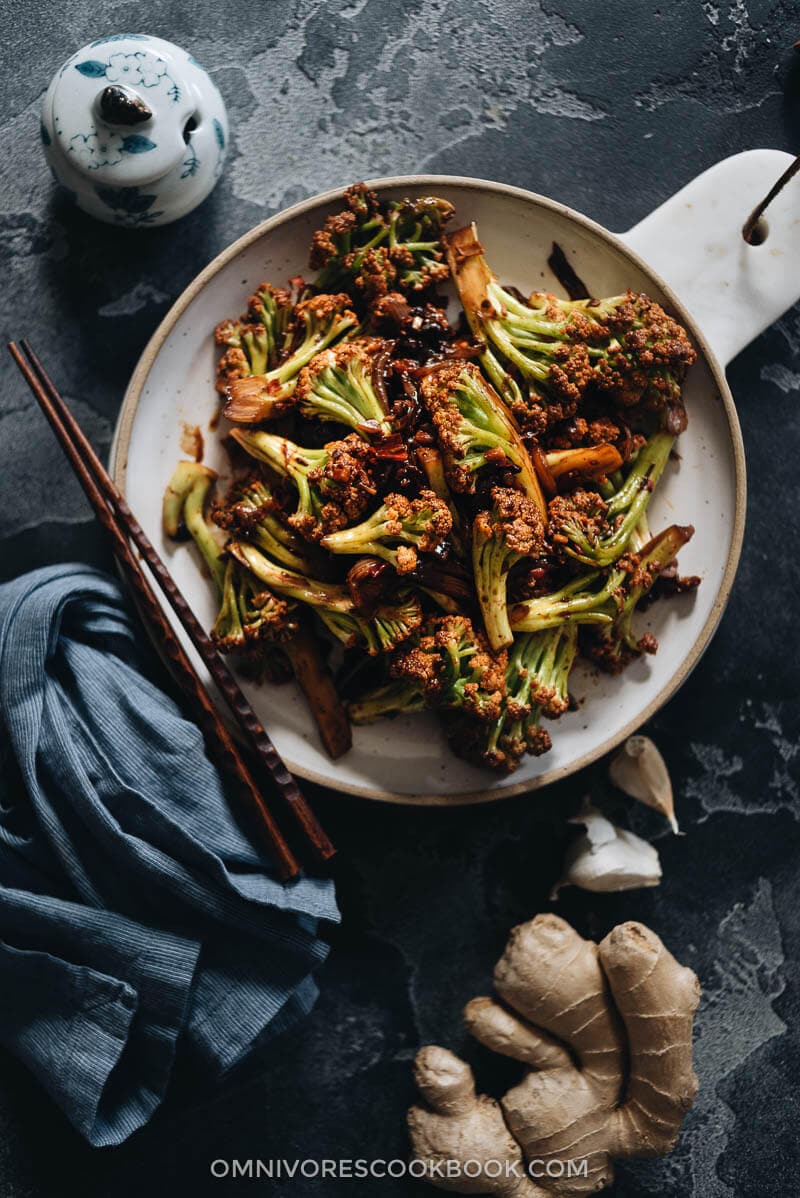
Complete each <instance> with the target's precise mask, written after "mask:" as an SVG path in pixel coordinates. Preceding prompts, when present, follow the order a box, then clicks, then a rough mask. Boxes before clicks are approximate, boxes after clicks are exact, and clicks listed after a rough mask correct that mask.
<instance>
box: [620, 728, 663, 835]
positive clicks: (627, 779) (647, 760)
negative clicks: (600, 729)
mask: <svg viewBox="0 0 800 1198" xmlns="http://www.w3.org/2000/svg"><path fill="white" fill-rule="evenodd" d="M608 773H609V777H610V778H611V781H612V782H613V783H614V785H615V786H618V787H619V788H620V790H623V791H624V792H625V794H626V795H630V797H631V798H632V799H638V800H639V802H640V803H644V804H645V805H646V806H648V807H652V808H653V809H654V810H655V811H659V812H660V813H661V814H662V815H664V816H666V818H667V819H668V820H669V823H670V827H671V828H672V831H673V832H675V833H676V834H677V833H678V832H679V828H678V821H677V820H676V819H675V804H674V802H673V798H672V782H671V781H670V776H669V771H668V770H667V766H666V762H665V761H664V758H663V757H662V756H661V753H660V752H659V750H658V748H657V747H656V745H655V744H654V743H653V741H652V740H651V739H650V737H649V736H629V737H628V739H627V740H626V741H625V744H624V745H623V746H622V748H621V749H620V751H619V752H618V753H617V754H616V755H615V756H614V757H613V758H612V759H611V764H610V766H609V767H608Z"/></svg>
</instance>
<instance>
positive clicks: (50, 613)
mask: <svg viewBox="0 0 800 1198" xmlns="http://www.w3.org/2000/svg"><path fill="white" fill-rule="evenodd" d="M140 664H141V662H140V646H139V644H138V642H137V637H136V636H135V634H134V630H133V625H132V622H131V618H130V615H129V612H128V608H127V604H126V602H125V600H124V598H123V596H122V594H121V592H120V588H119V586H118V585H117V584H116V582H114V581H113V580H112V579H111V578H108V577H107V576H105V575H103V574H101V573H99V572H97V571H95V570H91V569H88V568H87V567H85V566H81V565H61V566H55V567H48V568H46V569H43V570H37V571H35V572H34V573H32V574H28V575H26V576H25V577H23V578H19V579H16V580H15V581H14V582H10V583H7V584H5V585H4V586H1V587H0V713H1V720H2V723H1V726H0V763H1V764H2V769H1V770H0V884H1V885H2V889H0V1042H2V1044H3V1045H4V1046H5V1047H6V1048H7V1049H9V1050H10V1051H11V1052H12V1053H14V1054H15V1055H16V1056H17V1057H19V1058H20V1059H21V1060H22V1061H24V1062H25V1064H26V1065H27V1066H28V1067H29V1068H30V1069H31V1070H32V1071H33V1073H34V1074H35V1075H36V1076H37V1078H38V1079H39V1081H40V1082H41V1084H42V1085H43V1086H44V1087H45V1089H46V1090H47V1091H48V1092H49V1093H50V1095H51V1096H52V1097H53V1099H54V1100H55V1101H56V1102H57V1103H58V1104H59V1105H60V1106H61V1107H62V1108H63V1110H64V1112H65V1113H66V1115H67V1116H68V1118H69V1119H70V1121H71V1122H72V1123H73V1124H74V1126H75V1127H76V1128H77V1129H78V1130H79V1131H80V1132H81V1133H82V1134H83V1135H84V1136H85V1137H86V1138H87V1140H89V1141H90V1142H91V1143H92V1144H95V1145H108V1144H118V1143H120V1142H121V1141H122V1140H124V1139H126V1138H127V1137H128V1136H129V1135H130V1134H131V1133H132V1132H134V1131H136V1129H137V1128H139V1127H141V1126H142V1124H144V1123H145V1122H146V1121H147V1120H148V1119H149V1118H150V1116H151V1115H152V1113H153V1111H154V1110H155V1109H156V1108H157V1106H158V1105H159V1103H160V1102H161V1100H162V1098H163V1096H164V1093H165V1090H166V1087H167V1084H168V1082H169V1079H170V1075H171V1073H172V1069H173V1063H174V1059H175V1049H176V1045H177V1042H178V1040H179V1038H180V1039H181V1040H185V1041H186V1042H187V1043H190V1044H191V1045H192V1046H193V1047H194V1048H195V1049H197V1050H199V1051H200V1052H201V1053H202V1054H203V1056H204V1059H205V1060H206V1061H207V1063H208V1065H209V1066H210V1067H211V1068H213V1069H215V1070H218V1071H221V1070H224V1069H226V1068H228V1067H229V1066H230V1065H232V1064H234V1062H236V1061H237V1060H239V1059H240V1058H241V1057H242V1056H243V1055H244V1054H245V1053H246V1052H247V1051H248V1049H250V1048H251V1047H252V1046H253V1045H254V1043H255V1042H256V1041H258V1042H259V1043H263V1041H264V1039H265V1038H266V1037H267V1036H269V1035H272V1034H275V1033H276V1032H278V1031H282V1030H283V1029H284V1028H286V1027H288V1026H289V1025H290V1024H291V1023H293V1022H294V1021H295V1020H296V1019H298V1018H300V1017H301V1016H302V1015H304V1014H306V1013H307V1012H308V1010H309V1009H310V1007H311V1006H312V1005H313V1003H314V1000H315V998H316V994H317V991H316V986H315V983H314V980H313V976H312V974H313V971H314V969H315V968H316V967H317V966H318V965H319V964H320V963H321V962H322V961H323V960H324V958H325V956H326V953H327V947H326V945H325V944H324V942H323V941H322V940H321V939H320V938H319V936H318V934H317V928H318V921H319V920H334V921H335V920H338V918H339V913H338V910H337V907H336V900H335V897H334V893H333V885H332V883H331V882H329V881H325V880H320V879H314V878H308V877H303V878H300V879H298V880H297V881H295V882H293V883H290V884H287V885H282V884H281V883H280V882H278V881H276V880H275V878H274V876H273V872H272V868H271V865H270V862H269V860H268V858H267V857H266V855H262V853H261V852H260V851H259V849H258V848H256V847H254V845H253V844H252V843H251V840H250V839H249V838H248V837H247V836H246V835H245V833H244V832H243V831H242V829H241V827H240V825H239V822H238V820H237V816H236V813H235V810H234V809H232V808H231V806H230V805H229V803H228V800H227V798H226V795H225V791H224V789H223V786H222V785H221V782H220V779H219V776H218V775H217V773H216V770H215V769H214V767H213V766H212V765H211V764H210V762H209V761H208V759H207V757H206V756H205V751H204V745H203V740H202V737H201V736H200V733H199V732H198V730H197V729H196V728H195V726H194V725H193V724H191V723H189V722H188V721H187V720H186V719H184V718H183V716H182V715H181V713H180V710H179V709H178V707H177V706H176V705H175V704H174V703H173V702H172V700H171V699H169V698H168V697H167V696H166V695H165V694H164V693H163V692H162V691H160V690H159V689H158V688H157V687H156V686H154V685H153V683H152V682H150V681H149V680H148V679H147V678H146V677H145V676H144V675H143V674H142V672H141V669H140Z"/></svg>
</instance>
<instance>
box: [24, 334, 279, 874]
mask: <svg viewBox="0 0 800 1198" xmlns="http://www.w3.org/2000/svg"><path fill="white" fill-rule="evenodd" d="M9 350H10V352H11V356H12V358H13V359H14V361H15V363H16V365H17V367H18V368H19V370H20V372H21V373H22V375H23V377H24V379H25V381H26V382H27V384H28V386H29V387H30V389H31V391H32V392H33V394H34V396H35V398H36V400H37V402H38V403H39V405H40V407H41V408H42V411H43V412H44V414H45V416H46V417H47V420H48V422H49V424H50V426H51V428H52V429H53V431H54V433H55V434H56V438H57V439H58V442H59V444H60V445H61V448H62V449H63V450H64V453H65V454H66V456H67V458H68V460H69V463H70V465H71V466H72V468H73V470H74V471H75V474H76V475H77V477H78V481H79V482H80V484H81V486H82V487H83V490H84V492H85V494H86V497H87V498H88V500H89V502H90V503H91V505H92V508H93V509H94V512H95V515H96V516H97V518H98V520H99V521H100V524H101V525H102V527H103V529H104V530H105V531H106V533H107V534H108V535H109V537H110V538H111V542H112V546H113V549H114V553H115V555H116V556H117V558H118V560H119V563H120V566H121V568H122V570H123V572H124V574H125V576H126V578H127V580H128V582H129V583H130V585H131V587H132V588H133V591H134V593H135V595H136V598H137V599H138V600H139V602H140V603H141V605H142V608H143V610H144V612H145V615H146V617H147V619H148V620H149V621H150V624H151V626H152V627H153V629H154V630H155V631H156V632H157V634H158V637H159V640H160V643H161V645H162V647H163V649H164V651H165V653H166V656H167V659H168V661H169V662H170V664H171V665H172V666H173V667H174V669H175V672H176V673H177V675H178V677H179V679H180V682H181V684H182V685H183V687H184V688H185V690H186V692H187V694H188V696H189V698H190V699H191V701H192V703H193V705H194V707H195V713H196V716H197V720H198V724H199V725H200V728H201V730H202V732H203V734H204V736H205V737H206V741H207V744H208V746H209V749H210V750H211V751H212V753H213V754H214V756H215V757H216V758H217V761H218V762H219V764H220V765H222V766H223V767H224V768H225V769H226V771H227V772H228V773H229V774H231V775H232V776H233V778H234V779H235V780H236V782H237V783H238V784H239V787H240V789H241V790H242V792H243V794H244V796H245V797H246V798H247V800H248V802H249V804H250V806H251V808H252V809H253V811H254V812H255V813H256V814H257V816H258V819H259V823H260V827H261V829H262V831H263V833H264V836H265V839H266V841H267V843H268V846H269V848H270V851H271V853H272V855H273V856H274V858H275V862H276V865H277V867H278V874H279V876H280V877H281V879H282V880H287V879H289V878H293V877H296V875H297V874H298V873H299V872H300V866H299V864H298V861H297V859H296V857H295V856H294V854H293V852H292V850H291V849H290V847H289V845H288V843H287V842H286V839H285V838H284V836H283V833H282V832H281V830H280V828H279V827H278V825H277V823H276V821H275V819H274V817H273V815H272V812H271V811H270V810H269V808H268V806H267V804H266V802H265V801H264V798H263V796H262V795H261V792H260V790H259V788H258V786H257V784H256V782H255V781H254V779H253V778H252V776H251V774H250V771H249V770H248V768H247V766H246V764H245V763H244V761H243V760H242V758H241V755H240V754H239V751H238V749H237V747H236V744H235V743H234V741H233V739H232V737H231V735H230V733H229V732H228V729H227V728H226V727H225V724H224V723H223V722H222V720H221V719H220V717H219V715H218V713H217V711H216V709H215V707H214V704H213V703H212V701H211V699H210V697H209V695H208V693H207V692H206V690H205V687H204V686H203V684H202V683H201V681H200V679H199V678H198V676H197V674H196V673H195V670H194V667H193V666H192V664H191V662H190V660H189V658H188V657H187V655H186V653H185V651H184V649H183V646H182V645H181V643H180V641H179V640H178V637H177V635H176V634H175V632H174V630H173V628H172V625H171V624H170V622H169V620H168V619H167V617H166V615H165V613H164V611H163V610H162V608H161V606H160V604H159V603H158V601H157V599H156V597H155V595H154V594H153V591H152V589H151V586H150V583H149V582H148V580H147V577H146V576H145V574H144V571H143V570H142V567H141V566H140V564H139V562H138V560H137V558H136V556H135V555H134V553H133V550H132V549H131V546H130V544H129V542H128V539H127V537H126V536H125V534H124V533H123V532H122V530H121V528H120V527H119V525H118V524H117V521H116V517H115V514H114V512H113V511H112V509H111V508H110V507H109V505H108V502H107V500H106V498H105V496H104V495H103V493H102V492H101V491H100V488H99V487H98V485H97V483H96V482H95V480H94V478H93V477H92V475H91V473H90V471H89V468H88V466H87V465H86V463H85V462H84V461H83V459H82V458H81V456H80V453H79V451H78V448H77V445H76V444H74V443H73V441H72V440H71V438H70V435H69V433H68V432H67V429H66V427H65V425H64V423H63V422H62V420H61V418H60V416H59V413H58V411H57V409H56V408H55V407H54V405H53V404H52V402H51V400H50V397H49V395H48V393H47V392H46V391H45V389H44V385H43V384H42V382H41V381H40V380H39V378H38V376H37V374H35V373H34V370H33V369H32V367H31V366H29V365H28V363H27V362H26V361H25V359H24V357H23V356H22V354H21V352H20V350H19V348H18V347H17V346H16V345H15V344H14V343H13V342H12V343H11V344H10V345H9Z"/></svg>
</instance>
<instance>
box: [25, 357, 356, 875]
mask: <svg viewBox="0 0 800 1198" xmlns="http://www.w3.org/2000/svg"><path fill="white" fill-rule="evenodd" d="M20 344H21V346H22V349H23V351H24V352H25V355H26V356H27V358H28V360H29V362H30V364H31V366H32V367H33V370H34V371H35V373H36V374H37V376H38V378H39V380H40V381H41V383H42V385H43V387H44V389H45V391H46V393H47V396H48V398H49V400H50V403H51V405H52V407H53V408H54V409H55V411H56V414H57V415H58V417H59V418H60V420H61V423H62V424H63V425H64V426H65V428H66V431H67V433H68V434H69V436H70V437H71V439H72V441H73V442H74V443H75V444H76V446H77V448H78V450H79V451H80V455H81V457H82V459H83V461H84V463H85V464H86V465H87V466H88V468H89V470H90V471H91V473H92V474H93V475H94V478H95V481H96V483H97V485H98V487H99V488H100V490H101V492H102V493H103V494H104V496H105V498H106V500H107V502H108V503H109V504H110V505H111V507H112V508H113V509H114V510H115V511H116V512H117V514H118V517H119V521H120V523H121V525H122V526H123V529H124V530H125V532H126V533H127V534H128V536H129V537H130V538H131V540H132V541H133V542H134V544H135V545H136V547H137V549H138V550H139V552H140V553H141V555H142V557H143V558H144V560H145V561H146V563H147V565H148V566H149V568H150V570H151V571H152V573H153V575H154V577H155V579H156V581H157V582H158V584H159V586H160V587H161V589H162V591H163V592H164V594H165V595H166V597H167V600H168V601H169V603H170V605H171V607H172V609H173V611H174V612H175V613H176V615H177V616H178V619H179V620H180V621H181V624H182V625H183V627H184V628H185V630H186V632H187V633H188V635H189V637H190V639H191V641H192V644H193V645H194V647H195V649H196V650H197V652H198V653H199V654H200V657H201V658H202V660H203V662H204V664H205V665H206V668H207V669H208V671H209V673H210V674H211V676H212V678H213V679H214V681H215V682H216V684H217V686H218V687H219V689H220V690H221V692H222V694H223V697H224V698H225V701H226V703H227V705H228V707H229V709H230V711H231V714H232V715H233V717H234V719H235V720H236V721H237V723H238V725H239V727H240V728H241V730H242V732H243V733H244V735H245V737H246V738H247V740H248V741H249V742H250V744H251V745H252V747H253V749H254V750H255V752H256V754H257V756H258V758H259V760H260V761H261V762H262V764H263V765H264V766H265V768H266V770H267V772H268V774H269V775H270V777H271V778H272V780H273V782H274V784H275V786H276V787H277V789H278V792H279V794H280V796H281V798H282V799H283V800H284V802H285V803H286V804H287V807H288V810H289V812H290V813H291V815H292V817H293V818H294V820H295V822H296V824H297V826H298V829H299V831H300V833H301V836H302V838H303V840H304V842H305V843H307V845H308V846H309V848H310V850H311V853H312V855H313V856H314V857H315V858H316V859H317V860H319V861H327V860H329V859H330V858H331V857H332V856H333V855H334V853H335V852H336V850H335V848H334V846H333V844H332V843H331V841H330V840H329V839H328V836H327V835H326V833H325V831H324V829H323V828H322V826H321V824H320V823H319V821H318V819H317V818H316V816H315V815H314V812H313V811H312V810H311V808H310V807H309V805H308V803H307V802H306V800H305V797H304V796H303V794H302V792H301V790H300V788H299V786H298V785H297V782H296V781H295V779H294V778H293V777H292V775H291V774H290V773H289V771H288V770H287V768H286V766H285V764H284V762H283V761H282V759H281V757H280V755H279V754H278V751H277V750H276V748H275V746H274V745H273V743H272V741H271V740H270V738H269V736H268V735H267V733H266V731H265V729H264V727H263V725H262V724H261V722H260V720H259V719H258V717H257V715H256V713H255V712H254V711H253V708H252V707H251V706H250V704H249V702H248V701H247V699H246V697H245V695H244V692H243V691H242V689H241V687H240V686H239V684H238V683H237V681H236V679H235V678H234V676H233V674H232V673H231V671H230V670H229V669H228V666H227V665H226V663H225V662H224V661H223V659H222V658H221V657H220V655H219V653H218V652H217V649H216V646H215V645H214V643H213V641H212V640H211V638H210V637H209V636H208V634H207V633H206V631H205V629H204V628H203V626H202V625H201V623H200V621H199V620H198V619H197V617H196V616H195V614H194V612H193V611H192V609H191V608H190V606H189V604H188V603H187V602H186V599H185V598H184V596H183V595H182V594H181V592H180V590H179V589H178V587H177V585H176V583H175V580H174V579H173V577H172V575H171V574H170V573H169V571H168V570H167V567H166V566H165V565H164V562H163V561H162V559H161V557H160V556H159V554H158V551H157V550H156V548H155V546H154V545H153V544H152V542H151V541H150V538H149V537H148V536H147V534H146V533H145V532H144V530H143V529H142V527H141V525H140V524H139V522H138V520H137V519H136V517H135V516H134V514H133V512H132V511H131V509H130V508H129V507H128V504H127V502H126V501H125V498H124V496H123V495H122V493H121V491H120V490H119V489H118V487H117V486H116V484H115V483H114V481H113V479H112V478H111V476H110V475H109V474H108V471H107V470H106V468H105V466H104V465H103V463H102V462H101V461H100V459H99V458H98V456H97V454H96V453H95V451H94V449H93V448H92V445H91V443H90V442H89V440H88V439H87V437H86V435H85V433H84V432H83V429H82V428H81V427H80V425H79V424H78V422H77V420H76V419H75V417H74V416H73V415H72V413H71V412H70V410H69V408H68V407H67V405H66V404H65V402H64V400H63V399H62V397H61V396H60V395H59V393H58V390H57V389H56V387H55V384H54V383H53V382H52V380H51V379H50V377H49V376H48V374H47V371H46V370H45V369H44V366H43V365H42V363H41V362H40V361H39V359H38V357H37V356H36V354H35V353H34V351H33V349H32V347H31V345H30V343H29V342H28V341H27V340H25V339H23V340H22V341H21V343H20ZM40 402H41V401H40Z"/></svg>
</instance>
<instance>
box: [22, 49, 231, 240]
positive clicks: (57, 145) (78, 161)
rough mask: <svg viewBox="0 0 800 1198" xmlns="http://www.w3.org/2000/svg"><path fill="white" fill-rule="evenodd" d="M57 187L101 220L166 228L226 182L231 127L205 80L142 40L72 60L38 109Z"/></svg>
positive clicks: (191, 64) (181, 54) (175, 54)
mask: <svg viewBox="0 0 800 1198" xmlns="http://www.w3.org/2000/svg"><path fill="white" fill-rule="evenodd" d="M42 141H43V143H44V149H45V154H46V155H47V161H48V163H49V165H50V168H51V170H52V172H53V174H54V176H55V178H56V181H57V182H58V183H59V184H60V186H61V187H62V188H64V189H65V190H66V191H67V192H69V193H70V194H71V195H72V196H73V198H74V199H75V202H76V203H77V204H78V205H79V206H80V207H81V208H83V209H84V211H85V212H88V213H89V214H90V215H91V216H95V217H97V218H98V219H99V220H103V221H108V222H110V223H112V224H121V225H165V224H168V223H169V222H170V221H173V220H178V218H179V217H181V216H185V215H186V213H187V212H191V210H192V209H193V208H196V207H197V205H198V204H199V203H200V202H201V201H202V200H204V199H205V198H206V196H207V195H208V193H209V192H210V191H211V189H212V188H213V187H214V185H215V183H216V182H217V179H218V178H219V176H220V174H221V172H222V166H223V163H224V161H225V151H226V149H227V145H228V118H227V114H226V112H225V105H224V103H223V101H222V97H221V95H220V94H219V92H218V91H217V89H216V87H215V86H214V84H213V83H212V81H211V79H210V77H209V75H208V74H207V73H206V71H205V70H204V69H203V68H202V67H201V66H200V64H199V63H198V62H196V61H195V59H194V58H192V56H191V55H190V54H187V53H186V51H185V50H181V49H180V47H179V46H174V45H172V43H171V42H165V41H162V39H161V38H157V37H148V36H146V35H145V34H141V33H126V34H118V35H116V36H113V37H104V38H101V39H100V40H99V41H96V42H92V44H91V45H90V46H85V47H84V48H83V49H82V50H79V51H78V52H77V54H73V55H72V57H71V58H70V59H68V60H67V62H65V63H64V65H63V66H62V68H61V70H60V71H59V72H58V73H57V74H56V76H55V78H54V79H53V81H52V83H51V84H50V87H49V88H48V90H47V94H46V95H45V98H44V103H43V106H42Z"/></svg>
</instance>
